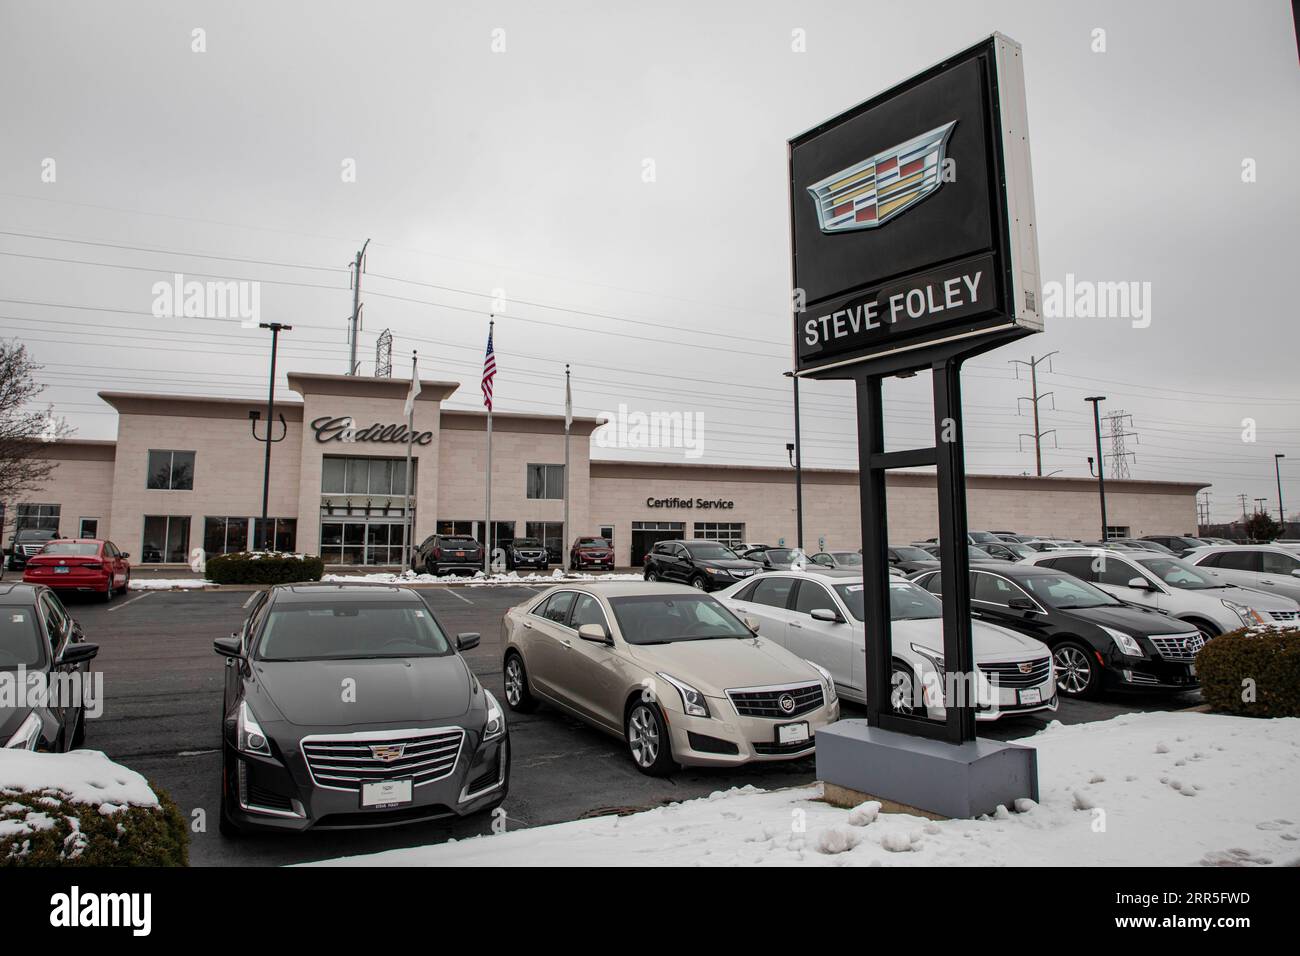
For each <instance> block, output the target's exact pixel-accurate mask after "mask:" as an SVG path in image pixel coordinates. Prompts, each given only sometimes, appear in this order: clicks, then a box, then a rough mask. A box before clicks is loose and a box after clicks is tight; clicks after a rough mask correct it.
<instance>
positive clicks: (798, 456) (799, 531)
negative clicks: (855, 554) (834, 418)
mask: <svg viewBox="0 0 1300 956" xmlns="http://www.w3.org/2000/svg"><path fill="white" fill-rule="evenodd" d="M791 378H793V379H794V524H795V544H796V545H797V546H798V548H799V550H800V551H802V550H803V441H802V439H801V437H800V434H799V376H798V375H793V376H791Z"/></svg>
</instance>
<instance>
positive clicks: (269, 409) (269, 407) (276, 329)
mask: <svg viewBox="0 0 1300 956" xmlns="http://www.w3.org/2000/svg"><path fill="white" fill-rule="evenodd" d="M259 326H260V327H261V328H264V329H270V330H271V382H270V387H269V389H268V391H267V396H266V463H265V465H264V466H263V470H262V533H261V535H259V537H260V539H261V540H260V542H259V543H258V545H257V549H258V550H259V551H265V550H266V537H267V530H268V527H267V525H268V521H267V518H268V511H269V508H270V502H271V445H272V444H273V443H272V441H271V429H272V427H273V423H274V421H275V358H276V352H277V350H278V349H279V347H280V333H281V332H282V331H283V332H288V331H290V330H291V329H292V328H293V326H292V325H284V324H282V323H280V322H261V323H259Z"/></svg>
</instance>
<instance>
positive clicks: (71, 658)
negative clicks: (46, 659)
mask: <svg viewBox="0 0 1300 956" xmlns="http://www.w3.org/2000/svg"><path fill="white" fill-rule="evenodd" d="M98 653H99V645H98V644H85V643H77V644H69V645H68V646H67V647H65V648H64V649H63V653H62V654H60V655H59V663H60V664H84V663H86V661H89V660H93V659H94V657H95V655H96V654H98Z"/></svg>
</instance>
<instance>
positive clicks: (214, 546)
mask: <svg viewBox="0 0 1300 956" xmlns="http://www.w3.org/2000/svg"><path fill="white" fill-rule="evenodd" d="M203 550H204V551H205V552H207V553H208V554H234V553H236V552H238V551H246V550H248V519H247V518H210V517H209V518H204V519H203Z"/></svg>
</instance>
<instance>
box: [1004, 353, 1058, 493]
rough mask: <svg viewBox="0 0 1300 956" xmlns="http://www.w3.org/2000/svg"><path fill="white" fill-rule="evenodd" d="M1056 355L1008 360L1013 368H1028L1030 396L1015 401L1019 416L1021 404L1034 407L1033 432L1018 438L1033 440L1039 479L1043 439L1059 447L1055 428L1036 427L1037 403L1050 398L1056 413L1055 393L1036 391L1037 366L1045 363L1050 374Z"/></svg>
mask: <svg viewBox="0 0 1300 956" xmlns="http://www.w3.org/2000/svg"><path fill="white" fill-rule="evenodd" d="M1056 354H1058V353H1057V352H1048V353H1047V354H1046V355H1040V356H1039V357H1037V358H1035V357H1034V356H1032V355H1031V356H1029V361H1028V362H1026V361H1025V360H1024V359H1011V360H1010V362H1011V364H1012V365H1015V366H1020V365H1024V366H1027V367H1028V368H1029V390H1030V393H1031V394H1029V395H1021V396H1020V397H1019V398H1017V399H1016V413H1017V414H1019V412H1020V403H1021V402H1029V403H1030V404H1031V405H1033V407H1034V432H1033V434H1032V435H1026V434H1024V433H1023V432H1022V433H1021V434H1020V437H1021V438H1032V439H1033V440H1034V467H1035V472H1036V474H1037V475H1038V477H1039V478H1041V477H1043V437H1044V436H1045V435H1052V436H1053V438H1052V443H1053V447H1059V446H1056V444H1055V443H1056V438H1055V434H1056V429H1055V428H1049V429H1048V430H1047V431H1042V430H1041V429H1040V428H1039V427H1038V403H1039V402H1041V401H1042V400H1043V399H1045V398H1048V397H1049V396H1050V397H1051V398H1052V411H1056V398H1055V393H1053V392H1042V393H1041V394H1040V393H1039V391H1038V366H1039V364H1040V363H1042V362H1046V363H1047V370H1048V371H1049V372H1050V371H1051V370H1052V356H1053V355H1056ZM1016 379H1017V381H1018V380H1019V379H1020V369H1019V368H1017V369H1016ZM1022 447H1023V446H1022Z"/></svg>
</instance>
